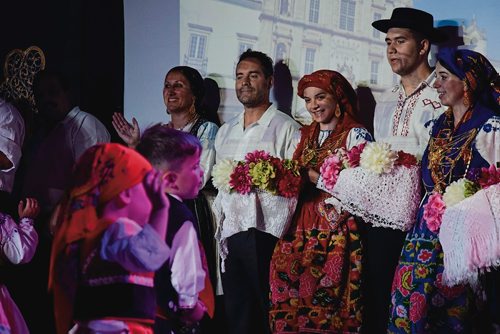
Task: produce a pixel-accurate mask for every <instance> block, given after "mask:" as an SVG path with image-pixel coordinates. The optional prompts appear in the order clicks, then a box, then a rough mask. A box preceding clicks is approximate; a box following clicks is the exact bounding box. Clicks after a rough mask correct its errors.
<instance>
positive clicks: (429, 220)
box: [423, 165, 500, 286]
mask: <svg viewBox="0 0 500 334" xmlns="http://www.w3.org/2000/svg"><path fill="white" fill-rule="evenodd" d="M423 217H424V219H425V223H426V224H427V226H428V227H429V229H430V230H431V231H433V232H436V233H439V234H438V235H439V241H440V242H441V246H442V247H443V252H444V272H443V283H445V284H446V285H450V286H451V285H456V284H462V283H470V284H472V285H476V284H477V279H478V272H479V271H481V270H487V269H488V268H491V267H496V266H499V265H500V168H496V167H495V166H494V165H491V166H490V167H489V168H481V169H473V170H471V171H470V172H469V173H467V175H466V176H465V177H464V178H461V179H459V180H457V181H455V182H452V183H450V184H449V185H448V187H446V189H445V190H444V193H443V194H440V193H437V192H433V193H432V194H431V195H430V196H429V199H428V201H427V203H426V204H425V205H424V216H423Z"/></svg>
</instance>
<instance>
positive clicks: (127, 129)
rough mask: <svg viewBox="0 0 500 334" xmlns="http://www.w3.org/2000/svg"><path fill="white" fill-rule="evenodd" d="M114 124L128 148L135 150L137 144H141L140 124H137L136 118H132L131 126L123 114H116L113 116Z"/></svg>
mask: <svg viewBox="0 0 500 334" xmlns="http://www.w3.org/2000/svg"><path fill="white" fill-rule="evenodd" d="M112 124H113V127H114V128H115V130H116V132H117V133H118V135H119V136H120V138H121V139H122V140H123V141H124V142H125V144H127V145H128V147H130V148H135V147H136V146H137V144H139V140H140V138H141V130H140V129H139V123H137V120H136V119H135V117H132V124H130V123H129V122H128V121H127V120H126V119H125V117H124V116H123V115H122V114H120V113H117V112H115V113H114V114H113V120H112Z"/></svg>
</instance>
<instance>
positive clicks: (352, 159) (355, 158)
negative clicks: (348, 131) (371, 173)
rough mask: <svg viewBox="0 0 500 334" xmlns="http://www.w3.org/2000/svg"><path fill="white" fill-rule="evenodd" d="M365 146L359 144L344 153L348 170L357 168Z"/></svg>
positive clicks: (364, 144)
mask: <svg viewBox="0 0 500 334" xmlns="http://www.w3.org/2000/svg"><path fill="white" fill-rule="evenodd" d="M365 146H366V143H361V144H358V145H356V146H354V147H353V148H351V149H350V150H349V151H347V152H346V156H347V162H348V163H349V167H350V168H354V167H358V166H359V157H360V156H361V153H362V152H363V149H364V148H365Z"/></svg>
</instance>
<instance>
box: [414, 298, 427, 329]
mask: <svg viewBox="0 0 500 334" xmlns="http://www.w3.org/2000/svg"><path fill="white" fill-rule="evenodd" d="M410 305H411V306H410V321H411V322H413V323H414V324H416V323H417V322H418V321H419V320H420V319H421V318H422V316H423V315H424V314H425V311H426V309H427V304H426V302H425V296H424V295H423V294H421V293H419V292H414V293H412V294H411V296H410Z"/></svg>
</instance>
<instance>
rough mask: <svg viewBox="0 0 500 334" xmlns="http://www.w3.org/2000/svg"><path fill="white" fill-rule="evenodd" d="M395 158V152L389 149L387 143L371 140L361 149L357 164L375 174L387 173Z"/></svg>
mask: <svg viewBox="0 0 500 334" xmlns="http://www.w3.org/2000/svg"><path fill="white" fill-rule="evenodd" d="M397 159H398V154H397V152H395V151H391V149H390V145H389V144H388V143H377V142H371V143H368V144H366V146H365V148H364V149H363V152H362V153H361V157H360V162H359V165H360V166H361V167H363V168H365V169H368V170H371V171H373V172H374V173H377V174H382V173H389V172H390V171H391V170H392V168H393V167H394V164H395V162H396V160H397Z"/></svg>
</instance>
